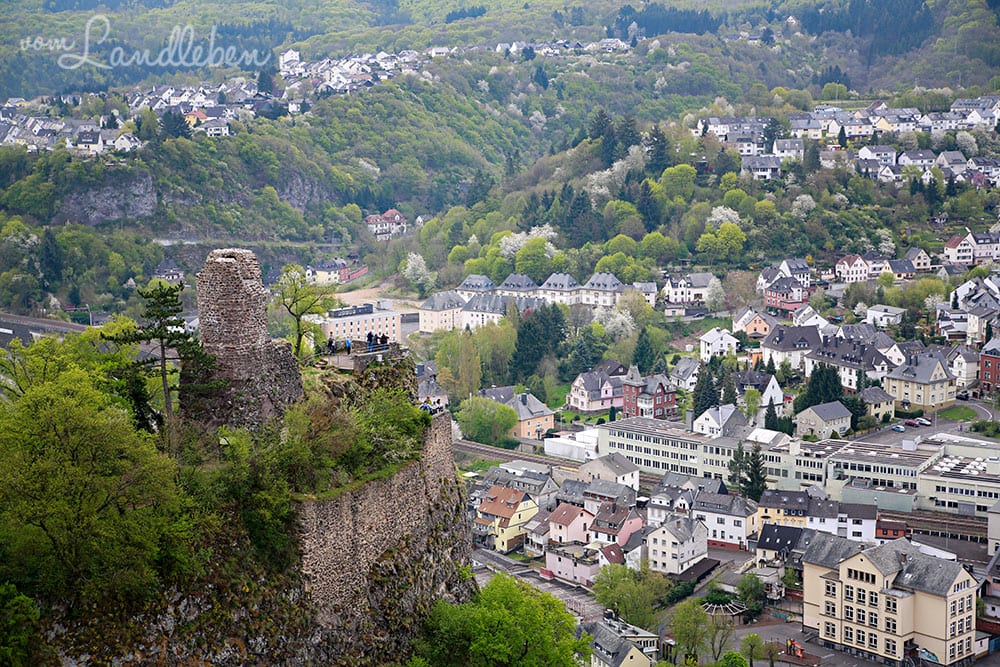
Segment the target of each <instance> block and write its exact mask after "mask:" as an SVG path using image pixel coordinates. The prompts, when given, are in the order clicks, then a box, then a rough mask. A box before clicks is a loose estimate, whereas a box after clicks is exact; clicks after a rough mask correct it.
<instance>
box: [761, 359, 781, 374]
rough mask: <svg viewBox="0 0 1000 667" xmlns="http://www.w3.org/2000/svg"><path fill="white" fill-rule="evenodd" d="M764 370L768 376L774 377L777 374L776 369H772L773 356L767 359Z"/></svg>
mask: <svg viewBox="0 0 1000 667" xmlns="http://www.w3.org/2000/svg"><path fill="white" fill-rule="evenodd" d="M764 370H765V371H767V374H768V375H774V374H775V373H777V372H778V369H777V368H775V367H774V357H773V356H771V357H768V358H767V366H765V367H764Z"/></svg>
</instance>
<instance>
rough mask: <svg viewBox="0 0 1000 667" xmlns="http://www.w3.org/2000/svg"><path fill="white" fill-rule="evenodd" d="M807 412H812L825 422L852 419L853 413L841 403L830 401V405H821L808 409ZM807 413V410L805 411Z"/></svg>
mask: <svg viewBox="0 0 1000 667" xmlns="http://www.w3.org/2000/svg"><path fill="white" fill-rule="evenodd" d="M806 410H812V411H813V414H815V415H816V416H817V417H818V418H820V419H822V420H823V421H825V422H829V421H833V420H835V419H844V418H845V417H846V418H850V416H851V411H850V410H848V409H847V408H845V407H844V404H843V403H841V402H840V401H830V402H829V403H820V404H819V405H814V406H812V407H811V408H806ZM803 412H805V410H803Z"/></svg>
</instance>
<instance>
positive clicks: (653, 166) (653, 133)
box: [647, 125, 670, 189]
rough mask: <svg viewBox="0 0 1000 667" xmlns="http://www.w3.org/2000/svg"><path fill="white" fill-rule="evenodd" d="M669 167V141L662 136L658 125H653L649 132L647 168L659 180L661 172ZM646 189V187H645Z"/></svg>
mask: <svg viewBox="0 0 1000 667" xmlns="http://www.w3.org/2000/svg"><path fill="white" fill-rule="evenodd" d="M669 166H670V140H669V139H667V135H665V134H663V131H662V130H661V129H660V126H659V125H654V126H653V129H652V130H650V132H649V162H648V164H647V168H648V169H649V173H651V174H653V176H654V177H655V178H659V177H660V174H662V173H663V170H664V169H666V168H667V167H669ZM647 189H648V186H647Z"/></svg>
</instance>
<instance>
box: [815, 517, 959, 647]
mask: <svg viewBox="0 0 1000 667" xmlns="http://www.w3.org/2000/svg"><path fill="white" fill-rule="evenodd" d="M861 548H862V546H861V545H859V544H858V543H857V542H850V541H848V540H846V539H844V538H841V537H836V536H833V535H827V534H823V533H818V534H817V535H816V536H815V537H814V538H813V540H812V542H810V544H809V546H808V547H807V548H806V551H805V553H804V555H803V557H802V562H803V577H802V581H803V595H804V600H803V621H802V625H803V628H811V629H813V630H815V631H816V632H818V633H819V641H820V642H821V643H822V644H823V645H824V646H825V647H827V648H834V649H838V650H841V651H844V652H845V653H848V654H850V655H855V656H859V657H862V658H864V659H866V660H873V661H876V662H881V663H884V664H887V665H902V664H903V663H904V661H905V662H909V660H912V662H909V664H913V663H917V664H934V663H937V664H939V665H948V666H952V665H964V664H968V663H971V662H972V661H973V660H974V659H975V647H974V642H975V635H976V630H975V615H976V596H977V592H976V591H977V589H976V579H975V577H974V576H973V575H972V574H970V573H969V572H968V571H967V570H966V569H965V568H964V567H963V566H962V565H961V564H959V563H957V562H954V561H945V560H941V559H939V558H934V557H931V556H927V555H924V554H922V553H920V551H919V550H918V549H917V548H916V547H914V546H913V545H911V544H910V543H909V542H907V541H906V540H905V539H898V540H894V541H892V542H887V543H885V544H883V545H881V546H877V547H870V548H868V549H864V550H860V549H861ZM908 659H909V660H908Z"/></svg>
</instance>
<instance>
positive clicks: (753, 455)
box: [740, 443, 767, 502]
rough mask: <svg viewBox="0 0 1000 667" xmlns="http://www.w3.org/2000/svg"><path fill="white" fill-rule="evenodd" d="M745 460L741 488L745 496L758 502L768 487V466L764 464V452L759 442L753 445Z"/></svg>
mask: <svg viewBox="0 0 1000 667" xmlns="http://www.w3.org/2000/svg"><path fill="white" fill-rule="evenodd" d="M745 461H746V462H745V465H744V469H745V477H744V480H743V482H744V483H743V486H742V487H740V490H741V491H742V492H743V495H744V496H746V497H747V498H750V499H751V500H753V501H754V502H757V501H758V500H760V497H761V496H762V495H764V490H765V489H767V466H765V465H764V454H763V452H761V449H760V444H759V443H758V444H755V445H754V446H753V449H751V450H750V452H749V454H747V456H746V459H745Z"/></svg>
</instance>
